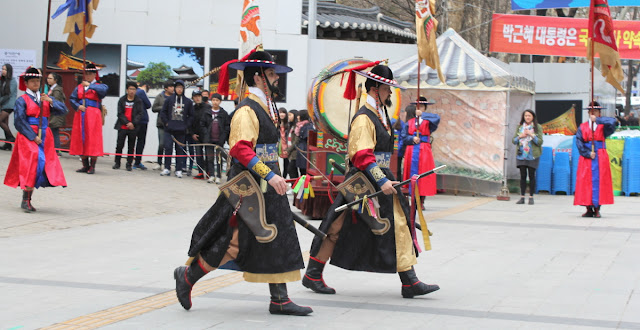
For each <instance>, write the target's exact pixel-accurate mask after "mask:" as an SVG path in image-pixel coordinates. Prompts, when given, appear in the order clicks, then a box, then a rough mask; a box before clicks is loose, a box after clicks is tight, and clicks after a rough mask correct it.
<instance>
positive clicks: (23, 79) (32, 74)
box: [18, 66, 42, 92]
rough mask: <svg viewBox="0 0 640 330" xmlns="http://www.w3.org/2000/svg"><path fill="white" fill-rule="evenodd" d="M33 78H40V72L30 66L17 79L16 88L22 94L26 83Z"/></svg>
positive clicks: (25, 88)
mask: <svg viewBox="0 0 640 330" xmlns="http://www.w3.org/2000/svg"><path fill="white" fill-rule="evenodd" d="M33 78H42V73H40V70H38V69H36V68H34V67H32V66H30V67H28V68H27V70H26V71H25V72H24V73H23V74H21V75H20V77H19V79H18V80H19V84H18V88H19V89H20V90H21V91H23V92H24V91H26V90H27V81H29V79H33Z"/></svg>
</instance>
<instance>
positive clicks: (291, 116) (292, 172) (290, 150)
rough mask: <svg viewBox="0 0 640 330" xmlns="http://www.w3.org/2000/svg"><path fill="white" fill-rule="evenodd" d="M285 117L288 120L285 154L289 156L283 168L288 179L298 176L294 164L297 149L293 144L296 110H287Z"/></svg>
mask: <svg viewBox="0 0 640 330" xmlns="http://www.w3.org/2000/svg"><path fill="white" fill-rule="evenodd" d="M287 119H288V120H289V125H288V126H289V130H288V132H287V155H288V156H289V158H288V160H289V165H288V166H287V167H286V169H285V170H286V172H287V173H288V174H289V178H290V179H296V178H298V177H299V176H300V174H299V173H298V166H297V165H296V157H297V155H298V150H296V145H295V139H296V134H295V129H296V123H297V122H298V111H297V110H293V109H291V110H289V113H288V114H287Z"/></svg>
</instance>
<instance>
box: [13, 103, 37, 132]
mask: <svg viewBox="0 0 640 330" xmlns="http://www.w3.org/2000/svg"><path fill="white" fill-rule="evenodd" d="M14 107H15V109H14V118H13V124H14V125H15V127H16V130H18V132H20V134H22V135H24V136H25V137H26V138H27V139H29V140H31V141H33V139H35V138H36V136H38V135H37V134H36V132H34V131H33V129H32V128H31V125H29V121H28V120H27V104H26V103H25V102H24V99H23V98H22V97H20V98H18V99H17V100H16V104H15V106H14Z"/></svg>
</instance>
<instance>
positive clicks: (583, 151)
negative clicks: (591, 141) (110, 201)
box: [576, 127, 591, 158]
mask: <svg viewBox="0 0 640 330" xmlns="http://www.w3.org/2000/svg"><path fill="white" fill-rule="evenodd" d="M576 146H577V147H578V152H580V156H582V157H585V158H591V149H590V148H588V147H586V146H585V145H584V139H583V137H582V130H581V129H580V127H578V131H577V132H576Z"/></svg>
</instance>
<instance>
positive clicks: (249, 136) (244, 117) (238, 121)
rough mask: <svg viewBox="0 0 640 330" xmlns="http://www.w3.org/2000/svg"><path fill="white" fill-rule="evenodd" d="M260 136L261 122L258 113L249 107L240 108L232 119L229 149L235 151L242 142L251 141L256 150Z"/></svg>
mask: <svg viewBox="0 0 640 330" xmlns="http://www.w3.org/2000/svg"><path fill="white" fill-rule="evenodd" d="M258 134H260V122H259V121H258V116H256V113H255V112H254V111H253V110H252V109H251V108H250V107H248V106H244V107H241V108H239V109H238V110H236V111H235V113H234V114H233V117H232V118H231V129H230V133H229V148H230V149H233V147H234V146H235V145H236V143H238V142H240V141H250V142H251V143H252V144H253V146H252V147H254V148H255V146H256V142H257V141H258Z"/></svg>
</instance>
